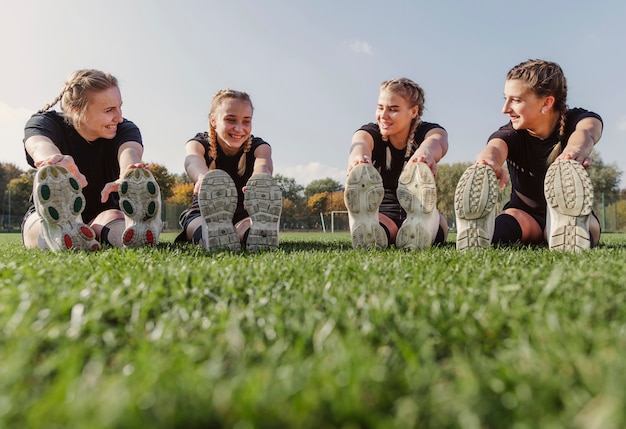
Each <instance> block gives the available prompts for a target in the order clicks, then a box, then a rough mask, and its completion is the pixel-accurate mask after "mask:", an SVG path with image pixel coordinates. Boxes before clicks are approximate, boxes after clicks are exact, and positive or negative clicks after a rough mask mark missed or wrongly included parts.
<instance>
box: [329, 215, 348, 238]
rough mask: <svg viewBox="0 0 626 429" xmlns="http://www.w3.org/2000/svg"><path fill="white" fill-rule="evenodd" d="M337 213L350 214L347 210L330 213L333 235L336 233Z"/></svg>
mask: <svg viewBox="0 0 626 429" xmlns="http://www.w3.org/2000/svg"><path fill="white" fill-rule="evenodd" d="M335 213H337V214H342V213H343V214H348V211H347V210H333V211H331V212H330V232H331V234H332V233H334V232H335Z"/></svg>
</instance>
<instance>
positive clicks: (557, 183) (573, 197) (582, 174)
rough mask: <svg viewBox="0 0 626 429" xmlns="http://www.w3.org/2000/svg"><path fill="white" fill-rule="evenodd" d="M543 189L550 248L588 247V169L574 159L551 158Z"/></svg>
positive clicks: (590, 200)
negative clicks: (554, 159)
mask: <svg viewBox="0 0 626 429" xmlns="http://www.w3.org/2000/svg"><path fill="white" fill-rule="evenodd" d="M544 193H545V196H546V202H547V213H546V234H547V238H548V245H549V246H550V249H557V250H567V251H572V252H579V251H581V250H583V249H589V247H590V246H591V240H590V234H589V215H590V214H591V208H592V205H593V184H592V183H591V179H590V178H589V175H588V174H587V170H585V168H584V167H583V166H582V165H581V164H580V163H578V162H576V161H574V160H563V161H556V162H554V163H553V164H552V165H551V166H550V168H548V171H547V172H546V178H545V182H544Z"/></svg>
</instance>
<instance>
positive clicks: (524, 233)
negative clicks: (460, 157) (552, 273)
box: [455, 60, 602, 251]
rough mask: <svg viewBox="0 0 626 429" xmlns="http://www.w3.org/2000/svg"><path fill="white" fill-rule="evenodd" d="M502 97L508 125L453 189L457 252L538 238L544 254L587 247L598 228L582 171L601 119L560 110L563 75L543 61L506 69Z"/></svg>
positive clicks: (563, 105) (564, 92)
mask: <svg viewBox="0 0 626 429" xmlns="http://www.w3.org/2000/svg"><path fill="white" fill-rule="evenodd" d="M504 99H505V101H504V107H503V109H502V113H504V114H505V115H508V116H509V118H510V121H509V123H508V124H506V125H504V126H503V127H501V128H500V129H499V130H498V131H496V132H495V133H493V134H492V135H491V136H490V137H489V141H488V143H487V146H486V147H485V148H484V149H483V150H482V152H480V154H478V156H477V157H476V164H474V165H472V166H471V167H469V168H468V169H467V170H466V171H465V173H463V175H462V176H461V179H460V180H459V183H458V185H457V189H456V193H455V211H456V216H457V226H458V233H457V248H458V249H467V248H474V247H488V246H489V245H490V244H491V243H493V244H496V245H508V244H512V243H524V244H536V243H542V242H545V241H547V243H548V245H549V247H550V248H551V249H562V250H570V251H578V250H581V249H586V248H589V247H590V246H594V245H595V244H597V243H598V240H599V239H600V223H599V222H598V219H597V217H596V216H595V214H594V213H593V212H592V211H591V206H592V203H593V187H592V184H591V181H590V179H589V176H588V175H587V172H586V170H585V168H586V167H588V166H589V162H590V159H591V158H590V156H591V151H592V150H593V147H594V145H595V144H596V143H597V142H598V140H600V137H601V135H602V120H601V118H600V116H598V115H597V114H595V113H592V112H589V111H587V110H584V109H580V108H574V109H569V108H568V107H567V103H566V99H567V82H566V80H565V76H564V75H563V71H562V70H561V67H559V65H558V64H556V63H553V62H549V61H543V60H528V61H526V62H523V63H521V64H519V65H517V66H515V67H513V68H512V69H511V70H510V71H509V72H508V74H507V77H506V81H505V83H504ZM504 161H507V164H508V171H509V173H510V175H511V185H512V191H511V199H510V201H509V202H508V203H507V204H506V205H505V206H504V210H503V212H502V213H500V214H499V215H498V216H497V217H496V209H497V194H498V184H499V185H500V187H502V188H503V187H504V185H505V184H506V182H507V180H508V178H507V174H506V170H505V169H504V168H503V164H504ZM498 181H499V183H498ZM590 215H591V216H590Z"/></svg>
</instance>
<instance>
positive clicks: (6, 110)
mask: <svg viewBox="0 0 626 429" xmlns="http://www.w3.org/2000/svg"><path fill="white" fill-rule="evenodd" d="M32 114H33V112H32V111H31V110H29V109H24V108H20V107H17V108H16V107H11V106H9V105H8V104H6V103H3V102H1V101H0V142H2V153H0V162H8V163H12V164H15V165H17V166H18V167H20V168H22V169H28V168H30V167H29V166H28V164H27V163H26V157H25V155H24V145H23V144H22V139H23V138H24V125H25V124H26V121H27V120H28V118H30V116H31V115H32Z"/></svg>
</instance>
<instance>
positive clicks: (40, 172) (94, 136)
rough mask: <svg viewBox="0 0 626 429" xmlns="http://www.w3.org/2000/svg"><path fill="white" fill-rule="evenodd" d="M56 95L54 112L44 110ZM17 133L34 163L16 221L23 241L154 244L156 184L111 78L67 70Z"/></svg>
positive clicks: (62, 245)
mask: <svg viewBox="0 0 626 429" xmlns="http://www.w3.org/2000/svg"><path fill="white" fill-rule="evenodd" d="M59 101H60V102H61V111H62V113H59V112H56V111H50V109H51V108H52V107H53V106H54V105H55V104H56V103H57V102H59ZM24 134H25V137H24V146H25V149H26V160H27V161H28V163H29V164H30V165H31V166H33V167H36V168H37V173H36V175H35V180H34V186H33V201H34V205H33V206H32V207H31V208H30V209H29V210H28V212H27V213H26V215H25V217H24V221H23V222H22V239H23V241H24V245H25V246H26V247H31V248H35V247H39V248H41V249H51V250H53V251H58V250H67V249H86V250H96V249H98V248H99V247H100V244H101V243H102V244H107V245H112V246H116V247H137V246H142V245H155V244H157V242H158V238H159V233H160V231H161V218H160V213H161V199H160V190H159V186H158V185H157V183H156V181H155V180H154V177H153V176H152V174H151V173H150V171H148V170H147V169H146V168H145V167H146V165H145V164H144V163H143V161H142V160H141V157H142V154H143V146H142V142H141V133H140V132H139V129H138V128H137V126H136V125H135V124H134V123H132V122H130V121H128V120H126V119H124V118H123V117H122V97H121V94H120V89H119V87H118V84H117V79H116V78H115V77H113V76H111V75H110V74H108V73H104V72H101V71H98V70H78V71H76V72H74V73H72V74H71V75H70V76H69V78H68V79H67V82H66V83H65V87H64V88H63V90H62V91H61V94H59V96H58V97H57V98H55V99H54V101H53V102H52V103H50V104H48V105H46V106H45V107H44V108H43V109H41V110H40V111H39V112H38V113H36V114H34V115H33V116H32V117H31V118H30V119H29V120H28V122H27V123H26V127H25V131H24ZM83 188H84V189H83Z"/></svg>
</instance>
